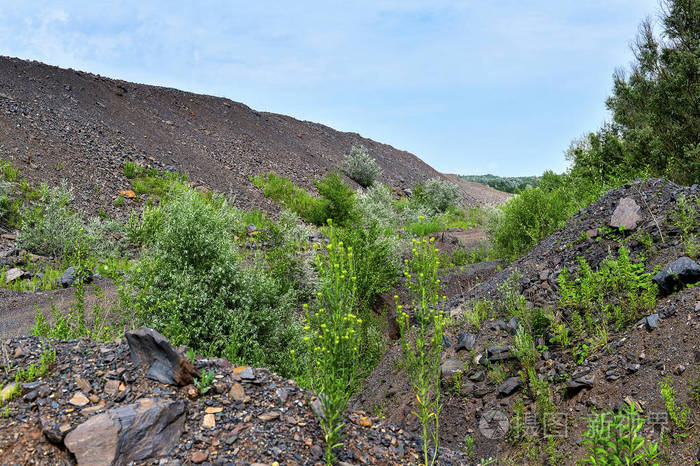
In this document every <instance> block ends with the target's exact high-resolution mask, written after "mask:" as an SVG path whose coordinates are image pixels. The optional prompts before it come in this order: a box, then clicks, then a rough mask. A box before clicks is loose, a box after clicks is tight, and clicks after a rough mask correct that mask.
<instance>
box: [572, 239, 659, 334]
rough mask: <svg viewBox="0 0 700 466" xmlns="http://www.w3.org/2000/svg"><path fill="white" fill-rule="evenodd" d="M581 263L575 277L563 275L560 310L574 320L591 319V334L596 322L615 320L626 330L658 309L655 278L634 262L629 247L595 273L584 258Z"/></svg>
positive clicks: (588, 325) (621, 249) (621, 250)
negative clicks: (578, 318)
mask: <svg viewBox="0 0 700 466" xmlns="http://www.w3.org/2000/svg"><path fill="white" fill-rule="evenodd" d="M578 262H579V270H578V273H577V274H576V276H575V277H571V276H570V274H569V272H568V270H566V269H564V270H562V272H561V273H560V274H559V277H558V285H559V306H560V307H561V308H563V309H567V310H569V311H571V313H572V316H573V315H578V316H581V315H583V316H584V317H586V316H588V317H586V319H587V320H588V321H589V322H590V323H588V322H587V324H586V327H587V328H586V330H587V331H588V333H589V334H592V333H593V325H592V321H597V322H604V323H607V322H608V321H609V320H611V318H614V319H615V320H616V323H617V326H618V328H622V327H623V326H624V325H626V324H628V323H631V322H634V321H636V320H637V319H638V318H639V317H640V316H641V315H642V314H644V313H645V312H646V311H649V310H651V309H653V308H654V306H655V305H656V294H657V287H656V285H654V284H653V283H652V280H651V279H652V276H651V274H650V273H647V272H645V271H644V264H643V263H634V262H632V260H631V259H630V256H629V251H628V250H627V248H626V247H624V246H620V249H619V251H618V256H617V258H613V257H608V258H607V259H605V260H604V261H603V262H602V263H601V264H600V266H599V268H598V270H597V271H595V272H594V271H592V270H591V268H590V266H589V265H588V263H587V262H586V261H585V260H584V259H583V258H579V259H578ZM611 313H612V315H610V314H611Z"/></svg>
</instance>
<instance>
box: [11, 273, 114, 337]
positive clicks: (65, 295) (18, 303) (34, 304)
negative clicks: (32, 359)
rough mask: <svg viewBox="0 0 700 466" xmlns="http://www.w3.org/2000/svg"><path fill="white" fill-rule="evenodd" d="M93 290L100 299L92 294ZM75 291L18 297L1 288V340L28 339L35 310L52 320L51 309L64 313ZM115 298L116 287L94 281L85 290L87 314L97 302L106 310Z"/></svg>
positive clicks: (105, 280) (107, 281)
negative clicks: (19, 337) (99, 293)
mask: <svg viewBox="0 0 700 466" xmlns="http://www.w3.org/2000/svg"><path fill="white" fill-rule="evenodd" d="M95 287H97V288H99V289H100V290H102V293H101V294H102V295H103V297H102V298H100V297H98V296H97V295H96V294H95V291H94V290H95ZM74 293H75V289H74V288H66V289H60V290H53V291H44V292H39V293H19V292H16V291H9V290H6V289H3V288H0V339H4V338H12V337H18V336H23V335H29V332H30V329H31V328H32V327H33V326H34V323H35V315H36V313H37V310H38V311H39V312H41V313H42V314H44V315H45V316H46V317H48V318H49V319H51V305H52V304H53V305H55V306H56V308H57V309H60V310H63V311H66V310H67V309H69V307H70V305H71V301H73V299H74ZM117 298H118V289H117V287H116V286H115V285H114V284H113V283H112V282H110V281H109V280H107V279H105V278H102V279H99V280H96V281H95V282H93V283H92V284H91V285H89V286H88V288H87V293H86V296H85V309H86V310H87V311H88V312H89V310H91V309H92V308H93V307H94V305H95V303H96V302H99V303H100V305H102V306H108V305H109V304H110V303H114V302H116V300H117Z"/></svg>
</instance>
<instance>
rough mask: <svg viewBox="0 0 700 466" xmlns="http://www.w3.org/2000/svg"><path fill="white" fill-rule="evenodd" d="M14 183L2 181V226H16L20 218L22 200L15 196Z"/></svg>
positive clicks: (0, 212)
mask: <svg viewBox="0 0 700 466" xmlns="http://www.w3.org/2000/svg"><path fill="white" fill-rule="evenodd" d="M13 192H14V185H13V183H6V182H4V181H0V228H1V227H2V226H3V225H4V226H8V227H14V226H15V225H17V223H18V222H19V219H20V207H21V206H22V201H21V200H19V199H17V198H15V197H14V196H13Z"/></svg>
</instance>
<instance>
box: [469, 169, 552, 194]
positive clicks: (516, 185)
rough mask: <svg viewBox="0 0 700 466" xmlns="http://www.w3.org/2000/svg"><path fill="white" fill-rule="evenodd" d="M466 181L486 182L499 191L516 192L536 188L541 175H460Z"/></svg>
mask: <svg viewBox="0 0 700 466" xmlns="http://www.w3.org/2000/svg"><path fill="white" fill-rule="evenodd" d="M460 178H462V179H463V180H466V181H473V182H475V183H481V184H485V185H486V186H491V187H492V188H494V189H498V190H499V191H505V192H507V193H512V194H515V193H517V192H520V191H522V190H523V189H531V188H536V187H537V184H538V183H539V180H540V177H539V176H506V177H503V176H496V175H491V174H488V175H460Z"/></svg>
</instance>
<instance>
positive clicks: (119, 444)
mask: <svg viewBox="0 0 700 466" xmlns="http://www.w3.org/2000/svg"><path fill="white" fill-rule="evenodd" d="M184 427H185V403H184V402H183V401H181V400H177V401H175V400H161V399H155V398H142V399H140V400H138V401H137V402H136V403H134V404H130V405H126V406H122V407H120V408H116V409H111V410H109V411H107V412H105V413H102V414H96V415H94V416H92V417H91V418H89V419H88V420H87V421H85V422H83V423H82V424H80V425H79V426H78V427H76V428H75V429H74V430H72V431H71V432H69V433H68V435H66V437H65V439H64V444H65V445H66V447H67V448H68V450H70V452H71V453H73V454H74V455H75V459H76V460H77V462H78V465H95V466H97V465H126V464H129V463H131V462H134V461H144V460H147V459H149V458H157V457H161V456H165V455H167V454H169V453H170V451H171V450H172V449H173V448H174V447H175V446H176V445H177V443H178V442H179V441H180V436H181V435H182V432H183V430H184Z"/></svg>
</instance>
